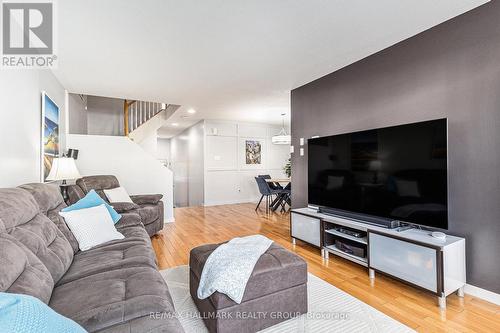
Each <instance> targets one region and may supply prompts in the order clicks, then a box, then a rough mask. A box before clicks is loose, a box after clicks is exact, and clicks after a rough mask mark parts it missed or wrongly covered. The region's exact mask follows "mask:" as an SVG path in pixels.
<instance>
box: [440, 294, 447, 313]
mask: <svg viewBox="0 0 500 333" xmlns="http://www.w3.org/2000/svg"><path fill="white" fill-rule="evenodd" d="M438 304H439V308H440V309H441V310H446V296H441V297H438Z"/></svg>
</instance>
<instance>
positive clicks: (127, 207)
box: [111, 202, 141, 214]
mask: <svg viewBox="0 0 500 333" xmlns="http://www.w3.org/2000/svg"><path fill="white" fill-rule="evenodd" d="M111 206H112V207H113V209H114V210H116V211H117V212H118V213H120V214H121V213H125V212H128V211H131V210H134V209H138V208H141V207H139V206H138V205H137V204H135V203H133V202H113V203H112V204H111Z"/></svg>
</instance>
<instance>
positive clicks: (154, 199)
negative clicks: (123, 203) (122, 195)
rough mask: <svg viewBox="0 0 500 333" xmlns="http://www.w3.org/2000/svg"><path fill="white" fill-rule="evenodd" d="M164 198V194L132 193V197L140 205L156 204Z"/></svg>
mask: <svg viewBox="0 0 500 333" xmlns="http://www.w3.org/2000/svg"><path fill="white" fill-rule="evenodd" d="M162 198H163V195H162V194H144V195H131V196H130V199H132V201H133V202H134V203H136V204H138V205H148V204H149V205H156V204H157V203H158V202H159V201H160V200H161V199H162Z"/></svg>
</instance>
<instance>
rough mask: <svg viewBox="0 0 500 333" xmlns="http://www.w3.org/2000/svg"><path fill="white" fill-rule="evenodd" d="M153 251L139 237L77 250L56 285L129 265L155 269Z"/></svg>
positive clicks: (128, 266)
mask: <svg viewBox="0 0 500 333" xmlns="http://www.w3.org/2000/svg"><path fill="white" fill-rule="evenodd" d="M155 258H156V257H155V253H154V252H153V249H152V247H151V245H150V244H148V243H146V242H144V241H143V240H141V239H139V240H136V239H124V240H122V241H120V242H115V243H112V244H110V243H107V244H104V245H103V246H100V247H98V248H93V249H90V250H88V251H81V252H78V253H77V254H76V255H75V257H74V258H73V264H72V265H71V267H70V268H69V270H68V271H67V272H66V274H65V275H64V276H63V278H62V279H61V280H59V282H58V285H62V284H65V283H68V282H71V281H75V280H78V279H81V278H84V277H87V276H90V275H95V274H98V273H102V272H107V271H112V270H117V269H124V268H130V267H148V268H154V269H156V268H157V267H156V260H155Z"/></svg>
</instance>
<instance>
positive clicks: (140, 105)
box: [123, 100, 168, 136]
mask: <svg viewBox="0 0 500 333" xmlns="http://www.w3.org/2000/svg"><path fill="white" fill-rule="evenodd" d="M167 107H168V105H167V104H164V103H156V102H146V101H132V100H124V102H123V124H124V126H123V128H124V132H125V136H128V135H129V134H130V133H131V132H132V131H134V130H136V129H137V128H138V127H140V126H141V125H143V124H144V123H146V122H147V121H148V120H150V119H151V118H153V117H154V116H156V115H157V114H158V113H160V112H161V111H163V110H165V109H166V108H167Z"/></svg>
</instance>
